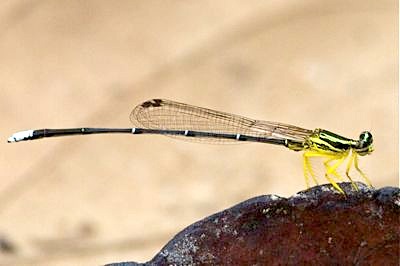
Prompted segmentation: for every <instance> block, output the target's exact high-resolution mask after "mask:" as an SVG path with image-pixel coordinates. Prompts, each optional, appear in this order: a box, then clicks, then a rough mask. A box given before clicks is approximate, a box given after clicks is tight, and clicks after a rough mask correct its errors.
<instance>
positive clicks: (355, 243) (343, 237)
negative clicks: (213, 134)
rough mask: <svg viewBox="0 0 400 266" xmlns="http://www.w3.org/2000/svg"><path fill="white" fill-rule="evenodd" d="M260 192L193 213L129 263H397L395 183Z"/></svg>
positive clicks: (399, 195)
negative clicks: (154, 248)
mask: <svg viewBox="0 0 400 266" xmlns="http://www.w3.org/2000/svg"><path fill="white" fill-rule="evenodd" d="M340 186H341V187H342V188H343V189H344V191H345V192H346V196H345V195H343V194H339V193H338V192H337V191H336V190H334V189H333V188H332V186H331V185H321V186H317V187H313V188H311V189H308V190H306V191H302V192H299V193H298V194H296V195H294V196H292V197H290V198H282V197H279V196H275V195H266V196H259V197H255V198H252V199H249V200H247V201H244V202H242V203H239V204H238V205H235V206H233V207H232V208H229V209H226V210H224V211H222V212H219V213H216V214H214V215H211V216H209V217H207V218H205V219H203V220H201V221H198V222H196V223H194V224H192V225H190V226H189V227H187V228H186V229H184V230H183V231H182V232H180V233H179V234H177V235H176V236H175V237H174V238H173V239H172V240H171V241H170V242H169V243H168V244H167V245H166V246H164V248H163V249H162V250H161V251H160V252H159V253H158V254H157V255H156V256H155V257H154V258H153V259H152V260H151V261H149V262H147V263H143V264H137V263H134V262H125V263H113V264H108V265H113V266H116V265H118V266H123V265H124V266H132V265H204V264H212V265H266V264H268V265H311V264H313V265H315V264H318V265H321V264H330V265H349V264H352V265H355V264H357V265H365V264H368V265H398V264H399V242H400V219H399V217H400V216H399V214H400V189H399V188H393V187H384V188H381V189H378V190H375V189H370V188H368V187H367V186H366V185H364V184H362V183H358V186H359V187H360V190H359V191H354V190H353V189H352V187H351V183H341V184H340Z"/></svg>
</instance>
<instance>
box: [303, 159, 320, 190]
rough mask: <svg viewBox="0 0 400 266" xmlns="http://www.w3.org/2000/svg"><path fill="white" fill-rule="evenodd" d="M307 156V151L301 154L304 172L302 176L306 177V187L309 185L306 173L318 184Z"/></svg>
mask: <svg viewBox="0 0 400 266" xmlns="http://www.w3.org/2000/svg"><path fill="white" fill-rule="evenodd" d="M308 157H309V156H308V154H307V153H304V154H303V172H304V178H305V179H306V184H307V188H309V187H310V184H309V179H308V175H310V176H311V178H312V179H313V181H314V182H315V184H317V185H318V180H317V178H316V177H315V174H314V171H313V170H312V167H311V163H310V160H309V158H308Z"/></svg>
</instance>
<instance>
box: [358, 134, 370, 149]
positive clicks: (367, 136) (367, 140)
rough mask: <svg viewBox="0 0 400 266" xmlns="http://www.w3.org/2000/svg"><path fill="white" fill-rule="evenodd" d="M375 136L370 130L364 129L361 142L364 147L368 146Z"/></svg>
mask: <svg viewBox="0 0 400 266" xmlns="http://www.w3.org/2000/svg"><path fill="white" fill-rule="evenodd" d="M372 141H373V138H372V134H371V133H370V132H369V131H364V132H362V133H361V134H360V144H361V146H362V147H367V146H369V145H371V144H372Z"/></svg>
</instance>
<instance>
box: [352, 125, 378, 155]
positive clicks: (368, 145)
mask: <svg viewBox="0 0 400 266" xmlns="http://www.w3.org/2000/svg"><path fill="white" fill-rule="evenodd" d="M372 142H373V138H372V134H371V132H369V131H364V132H361V134H360V138H359V140H358V145H357V147H356V148H355V150H356V152H357V153H358V154H359V155H362V156H363V155H367V154H370V153H371V152H373V151H374V147H373V146H372Z"/></svg>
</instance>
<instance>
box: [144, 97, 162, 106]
mask: <svg viewBox="0 0 400 266" xmlns="http://www.w3.org/2000/svg"><path fill="white" fill-rule="evenodd" d="M161 104H162V100H161V99H153V100H150V101H146V102H144V103H142V107H143V108H149V107H160V106H161Z"/></svg>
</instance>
